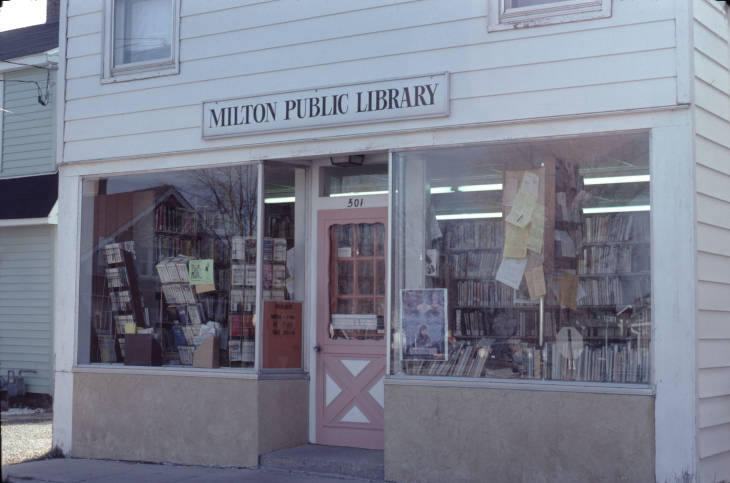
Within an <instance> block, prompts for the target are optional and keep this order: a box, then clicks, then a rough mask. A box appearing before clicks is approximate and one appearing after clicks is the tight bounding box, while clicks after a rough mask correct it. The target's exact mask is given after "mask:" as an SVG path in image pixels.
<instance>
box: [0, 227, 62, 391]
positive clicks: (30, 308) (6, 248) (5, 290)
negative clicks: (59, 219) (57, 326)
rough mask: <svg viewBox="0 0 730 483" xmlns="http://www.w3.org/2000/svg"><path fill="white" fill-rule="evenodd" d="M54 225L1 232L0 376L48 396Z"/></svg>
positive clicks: (50, 368)
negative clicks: (12, 376)
mask: <svg viewBox="0 0 730 483" xmlns="http://www.w3.org/2000/svg"><path fill="white" fill-rule="evenodd" d="M55 232H56V229H55V226H49V225H40V226H24V227H5V228H0V374H2V375H6V373H7V371H8V370H9V369H11V370H15V371H16V374H17V371H18V370H19V369H24V370H27V369H30V370H34V371H36V372H35V373H30V372H29V373H24V377H25V383H26V385H27V390H28V391H29V392H38V393H45V394H51V393H52V392H53V388H52V385H51V379H52V378H51V372H52V369H53V366H52V354H53V340H52V337H53V336H52V334H53V266H54V265H53V258H54V251H53V243H54V240H55Z"/></svg>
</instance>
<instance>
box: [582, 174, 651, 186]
mask: <svg viewBox="0 0 730 483" xmlns="http://www.w3.org/2000/svg"><path fill="white" fill-rule="evenodd" d="M648 182H649V175H648V174H640V175H636V176H607V177H605V178H584V179H583V184H584V185H593V184H616V183H648Z"/></svg>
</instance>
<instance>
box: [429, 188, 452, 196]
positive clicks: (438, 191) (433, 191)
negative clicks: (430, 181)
mask: <svg viewBox="0 0 730 483" xmlns="http://www.w3.org/2000/svg"><path fill="white" fill-rule="evenodd" d="M453 192H454V188H452V187H451V186H434V187H433V188H431V194H432V195H440V194H443V193H453Z"/></svg>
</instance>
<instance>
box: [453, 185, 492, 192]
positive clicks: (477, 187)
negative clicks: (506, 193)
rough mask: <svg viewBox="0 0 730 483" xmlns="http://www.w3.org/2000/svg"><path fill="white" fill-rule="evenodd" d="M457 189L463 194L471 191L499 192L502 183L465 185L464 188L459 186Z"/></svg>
mask: <svg viewBox="0 0 730 483" xmlns="http://www.w3.org/2000/svg"><path fill="white" fill-rule="evenodd" d="M457 189H458V190H459V191H461V192H463V193H469V192H471V191H499V190H501V189H502V183H494V184H467V185H464V186H459V187H458V188H457Z"/></svg>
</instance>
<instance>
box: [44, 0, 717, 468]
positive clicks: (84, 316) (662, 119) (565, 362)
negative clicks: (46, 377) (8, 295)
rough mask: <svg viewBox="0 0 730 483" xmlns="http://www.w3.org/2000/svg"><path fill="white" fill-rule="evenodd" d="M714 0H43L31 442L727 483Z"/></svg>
mask: <svg viewBox="0 0 730 483" xmlns="http://www.w3.org/2000/svg"><path fill="white" fill-rule="evenodd" d="M729 8H730V6H728V2H725V1H714V0H692V1H673V0H659V1H645V0H591V1H583V0H563V1H557V0H455V1H449V2H445V1H440V0H418V1H413V0H373V1H369V2H358V1H352V0H340V1H337V2H333V1H325V0H313V1H309V2H301V1H296V0H255V1H254V0H215V1H206V2H194V1H190V0H146V1H141V0H83V1H82V0H65V1H63V2H61V22H60V60H59V72H58V74H59V75H58V84H59V87H58V98H59V102H62V106H63V108H62V109H59V111H58V118H57V126H58V133H57V146H56V151H57V153H58V158H57V160H58V165H59V224H58V247H57V253H58V256H57V259H56V260H57V261H56V271H55V273H56V284H55V297H54V300H55V316H56V321H55V334H54V344H55V355H56V360H55V400H54V444H58V445H59V446H60V447H61V448H62V449H63V450H64V451H65V452H66V453H67V454H70V455H72V456H75V457H90V458H111V459H121V460H144V461H159V462H174V463H184V464H204V465H221V466H229V465H232V466H255V465H257V464H258V461H259V457H260V456H261V455H264V454H267V453H270V452H272V451H276V450H280V449H282V448H289V447H294V446H298V445H303V444H307V443H318V444H324V445H337V446H350V447H359V448H370V449H377V450H382V451H383V455H384V456H383V457H384V465H385V478H386V479H388V480H394V481H485V480H489V481H593V480H599V481H618V480H621V481H623V480H626V481H642V482H643V481H654V480H656V481H661V482H665V481H667V482H669V481H693V480H694V481H701V482H715V481H723V480H727V479H730V356H729V355H730V277H729V276H728V273H729V271H728V270H727V267H728V266H729V264H730V250H729V249H728V246H729V245H728V243H727V241H728V240H730V222H728V219H730V216H728V215H730V167H729V166H730V72H729V69H728V64H729V62H730V47H729V41H730V27H729V24H728V10H729Z"/></svg>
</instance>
